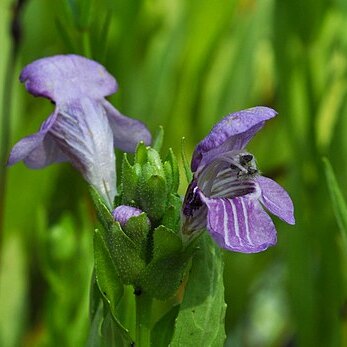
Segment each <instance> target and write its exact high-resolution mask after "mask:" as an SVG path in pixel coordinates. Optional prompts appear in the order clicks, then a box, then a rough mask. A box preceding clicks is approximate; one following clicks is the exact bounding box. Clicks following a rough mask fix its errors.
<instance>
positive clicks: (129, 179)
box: [122, 153, 139, 205]
mask: <svg viewBox="0 0 347 347" xmlns="http://www.w3.org/2000/svg"><path fill="white" fill-rule="evenodd" d="M138 169H139V167H137V170H136V168H135V166H132V165H131V164H130V163H129V161H128V157H127V154H126V153H124V157H123V163H122V190H123V194H122V203H123V204H124V205H128V204H131V203H132V202H133V201H134V200H135V199H136V196H137V191H136V190H137V182H138V180H139V176H138V172H137V171H138Z"/></svg>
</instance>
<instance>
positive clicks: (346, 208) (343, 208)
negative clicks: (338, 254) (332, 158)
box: [323, 158, 347, 242]
mask: <svg viewBox="0 0 347 347" xmlns="http://www.w3.org/2000/svg"><path fill="white" fill-rule="evenodd" d="M323 163H324V166H325V175H326V178H327V184H328V188H329V193H330V199H331V201H332V204H333V209H334V213H335V216H336V220H337V223H338V225H339V228H340V229H341V231H342V235H343V237H344V239H345V241H346V242H347V205H346V202H345V200H344V198H343V195H342V193H341V190H340V188H339V185H338V183H337V180H336V177H335V174H334V170H333V168H332V166H331V164H330V162H329V160H328V159H327V158H323Z"/></svg>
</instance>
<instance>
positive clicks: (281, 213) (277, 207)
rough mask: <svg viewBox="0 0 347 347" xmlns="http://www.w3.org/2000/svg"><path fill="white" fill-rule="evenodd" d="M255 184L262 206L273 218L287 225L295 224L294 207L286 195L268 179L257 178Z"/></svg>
mask: <svg viewBox="0 0 347 347" xmlns="http://www.w3.org/2000/svg"><path fill="white" fill-rule="evenodd" d="M257 182H258V184H259V186H260V190H261V196H260V201H261V202H262V204H263V205H264V206H265V207H266V208H267V209H268V210H269V211H270V212H271V213H272V214H274V215H275V216H277V217H279V218H281V219H282V220H284V221H285V222H287V223H289V224H295V218H294V206H293V202H292V199H291V198H290V196H289V195H288V193H287V192H286V191H285V190H284V189H283V188H282V187H281V186H280V185H279V184H278V183H276V182H275V181H273V180H271V179H270V178H267V177H264V176H259V177H257Z"/></svg>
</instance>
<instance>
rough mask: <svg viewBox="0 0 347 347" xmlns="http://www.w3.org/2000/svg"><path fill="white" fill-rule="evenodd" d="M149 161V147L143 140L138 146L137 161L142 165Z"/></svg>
mask: <svg viewBox="0 0 347 347" xmlns="http://www.w3.org/2000/svg"><path fill="white" fill-rule="evenodd" d="M146 161H147V147H146V145H145V144H144V143H143V142H142V141H141V142H140V143H139V144H138V145H137V147H136V152H135V163H138V164H140V165H143V164H145V163H146Z"/></svg>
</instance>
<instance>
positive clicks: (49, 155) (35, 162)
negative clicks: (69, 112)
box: [7, 114, 67, 169]
mask: <svg viewBox="0 0 347 347" xmlns="http://www.w3.org/2000/svg"><path fill="white" fill-rule="evenodd" d="M55 118H56V114H53V115H51V116H50V117H49V118H48V119H47V120H46V121H45V122H44V123H43V124H42V126H41V129H40V131H39V132H37V133H36V134H33V135H30V136H27V137H24V138H23V139H22V140H20V141H18V142H17V143H16V144H15V145H14V147H13V148H12V151H11V153H10V157H9V159H8V162H7V165H9V166H11V165H13V164H15V163H17V162H19V161H21V160H23V161H24V163H25V165H26V166H28V167H29V168H31V169H39V168H42V167H45V166H47V165H49V164H52V163H56V162H62V161H67V158H66V156H65V155H64V154H63V153H62V152H61V151H60V149H59V148H58V147H57V146H56V144H55V142H54V140H53V139H52V138H51V136H50V135H49V133H48V131H49V129H50V128H51V126H52V124H53V123H54V121H55Z"/></svg>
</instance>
